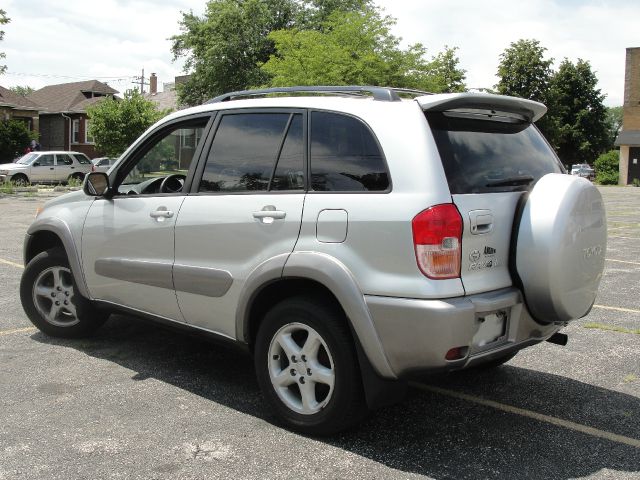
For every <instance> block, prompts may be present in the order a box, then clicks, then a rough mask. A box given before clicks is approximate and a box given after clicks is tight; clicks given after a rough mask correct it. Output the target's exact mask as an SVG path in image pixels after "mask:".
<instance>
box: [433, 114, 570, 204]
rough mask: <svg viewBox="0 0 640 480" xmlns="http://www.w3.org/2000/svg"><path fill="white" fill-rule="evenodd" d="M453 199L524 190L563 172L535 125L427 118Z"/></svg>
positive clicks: (438, 116)
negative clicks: (454, 196) (549, 175)
mask: <svg viewBox="0 0 640 480" xmlns="http://www.w3.org/2000/svg"><path fill="white" fill-rule="evenodd" d="M426 117H427V120H428V122H429V126H430V127H431V130H432V132H433V136H434V138H435V141H436V144H437V146H438V151H439V153H440V157H441V158H442V164H443V166H444V170H445V173H446V175H447V180H448V182H449V189H450V190H451V193H452V194H465V193H486V192H496V191H513V190H526V189H529V188H530V187H531V186H533V185H534V184H535V182H537V181H538V180H539V179H540V178H542V177H543V176H544V175H546V174H547V173H561V172H562V171H563V170H562V167H561V165H560V162H559V161H558V159H557V157H556V155H555V153H554V152H553V150H552V149H551V148H550V147H549V145H548V144H547V142H546V141H545V140H544V138H543V137H542V135H541V134H540V132H539V131H538V130H537V129H536V127H534V126H533V125H531V124H529V123H527V122H523V121H516V120H515V119H509V118H505V117H502V118H501V120H499V121H496V120H494V119H490V118H488V117H487V116H473V117H472V116H464V115H455V114H454V115H452V114H450V113H447V112H445V113H443V112H427V113H426Z"/></svg>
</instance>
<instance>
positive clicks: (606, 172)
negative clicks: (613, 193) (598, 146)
mask: <svg viewBox="0 0 640 480" xmlns="http://www.w3.org/2000/svg"><path fill="white" fill-rule="evenodd" d="M619 165H620V154H619V152H618V150H610V151H608V152H607V153H603V154H602V155H600V156H599V157H598V158H597V159H596V162H595V164H594V166H595V169H596V182H598V183H599V184H600V185H617V184H618V174H619V172H618V168H619Z"/></svg>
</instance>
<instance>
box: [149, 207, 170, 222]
mask: <svg viewBox="0 0 640 480" xmlns="http://www.w3.org/2000/svg"><path fill="white" fill-rule="evenodd" d="M149 216H150V217H151V218H155V219H156V220H158V221H159V222H162V221H164V219H165V218H171V217H173V212H172V211H171V210H167V207H158V209H157V210H156V211H154V212H150V213H149Z"/></svg>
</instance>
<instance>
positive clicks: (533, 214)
mask: <svg viewBox="0 0 640 480" xmlns="http://www.w3.org/2000/svg"><path fill="white" fill-rule="evenodd" d="M514 225H517V228H518V230H517V236H516V239H515V257H512V260H513V259H514V260H515V265H514V267H515V268H514V269H512V276H513V277H514V278H515V279H516V283H517V284H519V285H521V287H522V291H523V293H524V297H525V303H526V304H527V308H528V310H529V313H531V316H532V317H533V318H534V319H535V320H536V321H537V322H538V323H541V324H548V323H553V322H558V323H563V322H568V321H571V320H574V319H577V318H582V317H583V316H585V315H586V314H587V313H589V311H590V310H591V307H592V305H593V303H594V301H595V298H596V294H597V291H598V286H599V284H600V280H601V278H602V272H603V270H604V258H605V252H606V249H607V221H606V217H605V210H604V202H603V201H602V196H601V195H600V192H599V191H598V189H597V188H596V187H595V186H594V185H593V184H592V183H591V182H589V181H588V180H587V179H585V178H580V177H577V176H571V175H564V174H557V173H550V174H547V175H545V176H544V177H542V178H541V179H540V180H539V181H538V183H536V185H535V187H534V188H533V190H532V191H531V193H530V194H529V196H528V198H527V199H526V202H525V203H524V206H523V209H522V211H521V213H520V215H519V217H518V218H516V222H515V223H514ZM514 228H515V227H514Z"/></svg>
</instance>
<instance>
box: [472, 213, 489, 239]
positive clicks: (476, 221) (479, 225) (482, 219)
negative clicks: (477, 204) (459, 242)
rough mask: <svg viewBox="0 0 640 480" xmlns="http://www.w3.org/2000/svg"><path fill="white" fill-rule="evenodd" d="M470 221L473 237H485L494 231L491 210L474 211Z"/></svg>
mask: <svg viewBox="0 0 640 480" xmlns="http://www.w3.org/2000/svg"><path fill="white" fill-rule="evenodd" d="M469 221H470V224H471V233H472V234H473V235H483V234H485V233H489V232H491V231H492V230H493V214H492V213H491V210H472V211H470V212H469Z"/></svg>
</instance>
